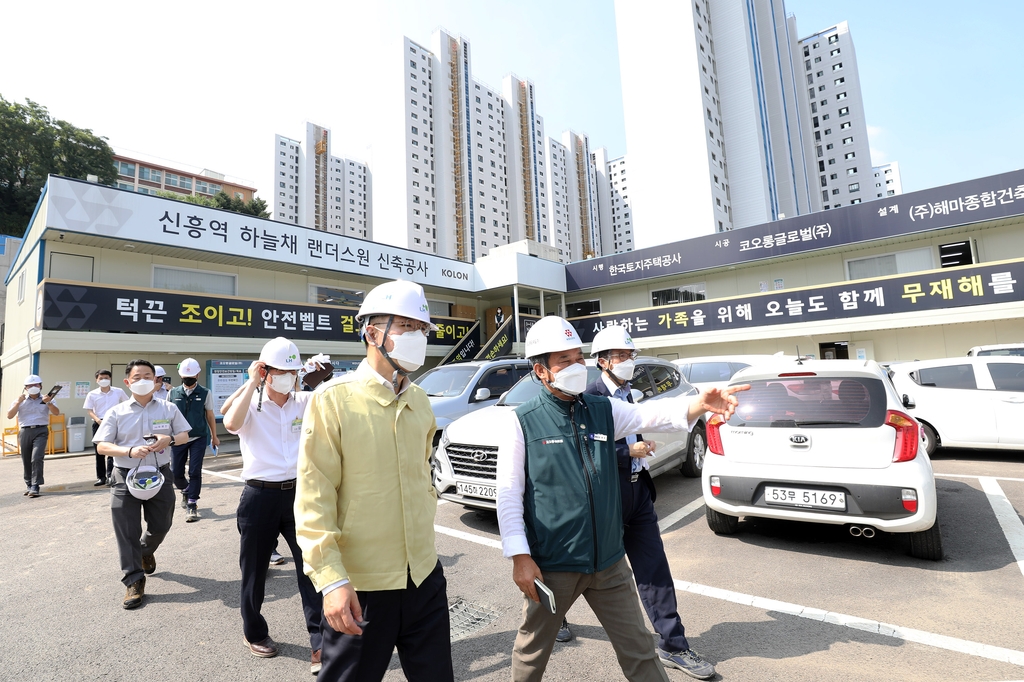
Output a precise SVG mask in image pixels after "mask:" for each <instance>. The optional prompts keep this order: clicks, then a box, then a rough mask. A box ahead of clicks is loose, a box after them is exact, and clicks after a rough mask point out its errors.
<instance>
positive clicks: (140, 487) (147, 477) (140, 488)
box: [124, 360, 195, 500]
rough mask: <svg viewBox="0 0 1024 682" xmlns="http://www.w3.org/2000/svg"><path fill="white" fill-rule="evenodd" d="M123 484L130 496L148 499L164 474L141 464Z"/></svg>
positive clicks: (159, 486)
mask: <svg viewBox="0 0 1024 682" xmlns="http://www.w3.org/2000/svg"><path fill="white" fill-rule="evenodd" d="M193 362H195V361H194V360H193ZM124 484H125V487H127V488H128V492H129V494H131V496H132V497H134V498H135V499H137V500H148V499H150V498H152V497H153V496H154V495H156V494H157V493H158V492H160V488H162V487H163V485H164V475H163V474H162V473H160V470H159V469H157V468H156V467H154V466H150V465H148V464H143V465H140V466H137V467H135V468H134V469H132V470H131V471H129V472H128V475H127V476H125V478H124Z"/></svg>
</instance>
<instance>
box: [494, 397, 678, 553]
mask: <svg viewBox="0 0 1024 682" xmlns="http://www.w3.org/2000/svg"><path fill="white" fill-rule="evenodd" d="M541 390H545V391H546V390H547V389H546V388H542V389H541ZM692 401H693V396H688V395H687V396H682V395H681V396H677V397H675V398H665V399H661V400H651V401H647V402H644V403H643V404H640V405H634V404H633V403H627V402H625V401H623V400H616V399H614V398H610V399H609V401H608V402H609V404H610V405H611V408H612V422H613V423H614V424H615V434H614V436H613V438H612V439H613V440H618V439H620V438H625V437H626V436H627V435H630V434H635V433H643V432H644V431H649V432H653V433H663V432H666V431H689V430H690V429H692V428H693V425H694V424H696V423H697V420H696V419H693V420H687V415H688V414H689V412H690V403H691V402H692ZM494 432H495V434H496V435H497V439H496V440H497V441H498V443H500V445H499V446H498V471H497V485H498V500H497V502H498V528H499V530H500V531H501V547H502V554H503V555H504V556H505V557H513V556H515V555H517V554H529V553H530V543H529V542H527V540H526V523H525V522H524V521H523V495H524V494H525V492H526V439H525V438H524V437H523V425H522V424H521V423H520V422H519V417H518V416H517V415H516V413H515V410H509V411H508V412H507V413H505V414H502V415H499V416H498V417H496V418H495V424H494Z"/></svg>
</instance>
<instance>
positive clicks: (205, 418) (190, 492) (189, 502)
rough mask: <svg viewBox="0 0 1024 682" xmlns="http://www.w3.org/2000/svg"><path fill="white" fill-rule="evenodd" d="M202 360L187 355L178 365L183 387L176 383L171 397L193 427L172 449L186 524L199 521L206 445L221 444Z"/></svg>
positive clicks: (176, 482)
mask: <svg viewBox="0 0 1024 682" xmlns="http://www.w3.org/2000/svg"><path fill="white" fill-rule="evenodd" d="M200 371H201V369H200V367H199V363H198V362H197V361H196V360H195V358H185V359H184V360H182V361H181V364H179V365H178V376H180V377H181V386H175V387H174V388H172V389H171V391H170V393H169V394H168V396H167V399H168V401H169V402H172V403H174V404H175V405H176V406H177V407H178V409H179V410H180V411H181V414H182V415H184V417H185V419H187V420H188V423H189V425H190V426H191V427H192V429H191V430H190V431H189V432H188V442H187V443H185V444H183V445H175V446H174V447H172V448H171V472H172V473H173V475H174V487H176V488H177V489H178V490H180V491H181V508H182V509H184V510H185V523H192V522H194V521H198V520H199V508H198V503H199V491H200V490H201V489H202V487H203V456H204V455H206V445H207V443H208V442H212V443H213V447H215V448H216V447H219V446H220V439H219V438H217V421H216V417H215V416H214V414H213V395H212V394H211V393H210V390H209V389H208V388H206V387H205V386H201V385H200V384H199V372H200ZM186 460H188V478H185V461H186Z"/></svg>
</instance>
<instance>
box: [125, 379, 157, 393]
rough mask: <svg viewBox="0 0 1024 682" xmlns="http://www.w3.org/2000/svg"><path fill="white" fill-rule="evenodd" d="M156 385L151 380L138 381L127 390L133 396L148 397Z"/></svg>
mask: <svg viewBox="0 0 1024 682" xmlns="http://www.w3.org/2000/svg"><path fill="white" fill-rule="evenodd" d="M155 385H156V384H155V383H153V380H152V379H140V380H138V381H136V382H135V383H134V384H130V385H129V386H128V388H130V389H131V390H132V393H134V394H135V395H149V394H150V393H152V392H153V387H154V386H155Z"/></svg>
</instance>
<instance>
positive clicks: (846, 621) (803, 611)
mask: <svg viewBox="0 0 1024 682" xmlns="http://www.w3.org/2000/svg"><path fill="white" fill-rule="evenodd" d="M674 582H675V585H676V589H677V590H681V591H683V592H692V593H693V594H699V595H702V596H705V597H712V598H713V599H722V600H724V601H730V602H734V603H736V604H743V605H744V606H752V607H754V608H758V609H763V610H765V611H778V612H780V613H786V614H789V615H791V616H797V617H799V618H807V619H809V620H816V621H821V622H823V623H831V624H833V625H842V626H844V627H848V628H852V629H854V630H863V631H865V632H870V633H872V634H876V635H882V636H885V637H895V638H896V639H902V640H905V641H908V642H916V643H918V644H924V645H926V646H931V647H936V648H938V649H946V650H948V651H955V652H957V653H962V654H968V655H969V656H980V657H982V658H990V659H992V660H994V661H1002V662H1004V663H1013V664H1014V665H1024V651H1016V650H1014V649H1004V648H1002V647H998V646H991V645H989V644H981V643H979V642H971V641H969V640H966V639H959V638H957V637H948V636H946V635H937V634H935V633H932V632H925V631H924V630H915V629H913V628H904V627H900V626H899V625H890V624H889V623H882V622H879V621H877V620H868V619H866V618H858V617H857V616H848V615H846V614H844V613H836V612H834V611H824V610H822V609H816V608H812V607H809V606H800V605H799V604H790V603H789V602H783V601H776V600H774V599H763V598H761V597H755V596H753V595H751V594H743V593H741V592H733V591H731V590H723V589H720V588H717V587H708V586H707V585H700V584H698V583H689V582H686V581H685V580H676V581H674Z"/></svg>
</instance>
